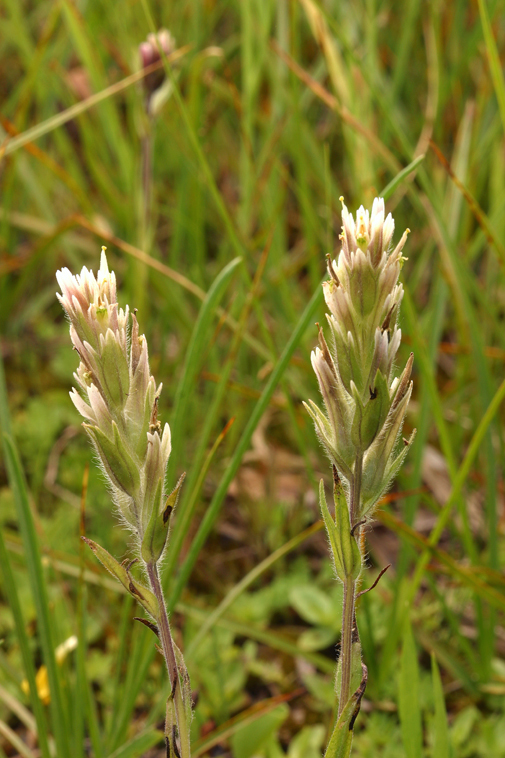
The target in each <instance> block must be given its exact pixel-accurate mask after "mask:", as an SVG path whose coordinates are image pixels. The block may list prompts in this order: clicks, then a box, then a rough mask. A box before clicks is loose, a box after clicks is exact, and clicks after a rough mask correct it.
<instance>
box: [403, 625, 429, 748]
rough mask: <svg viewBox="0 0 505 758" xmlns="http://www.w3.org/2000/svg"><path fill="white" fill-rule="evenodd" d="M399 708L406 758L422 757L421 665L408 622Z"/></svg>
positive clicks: (404, 640)
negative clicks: (419, 664)
mask: <svg viewBox="0 0 505 758" xmlns="http://www.w3.org/2000/svg"><path fill="white" fill-rule="evenodd" d="M398 684H399V686H398V710H399V713H400V724H401V730H402V739H403V748H404V750H405V756H406V758H421V757H422V747H423V737H422V722H421V707H420V704H419V666H418V662H417V651H416V645H415V642H414V637H413V635H412V629H411V627H410V623H409V622H406V624H405V631H404V635H403V650H402V655H401V662H400V675H399V683H398Z"/></svg>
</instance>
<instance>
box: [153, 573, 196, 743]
mask: <svg viewBox="0 0 505 758" xmlns="http://www.w3.org/2000/svg"><path fill="white" fill-rule="evenodd" d="M146 568H147V575H148V577H149V583H150V585H151V589H152V591H153V592H154V594H155V596H156V599H157V601H158V606H159V615H158V619H157V621H158V631H159V635H160V642H161V647H162V650H163V656H164V658H165V663H166V665H167V671H168V678H169V680H170V682H171V687H172V693H171V696H170V697H173V699H174V706H175V718H176V722H177V732H178V737H179V746H180V758H191V751H190V747H189V746H190V737H189V724H188V721H187V718H186V711H185V708H184V700H183V690H182V687H181V681H180V676H179V667H178V665H177V658H176V655H175V646H174V642H173V639H172V633H171V631H170V624H169V621H168V614H167V608H166V605H165V598H164V596H163V590H162V589H161V583H160V578H159V574H158V567H157V565H156V564H155V563H147V564H146ZM167 713H168V709H167ZM170 730H171V728H170V726H169V724H168V716H167V723H166V724H165V739H166V741H167V745H169V744H172V743H173V735H172V734H169V731H170ZM170 758H171V756H170Z"/></svg>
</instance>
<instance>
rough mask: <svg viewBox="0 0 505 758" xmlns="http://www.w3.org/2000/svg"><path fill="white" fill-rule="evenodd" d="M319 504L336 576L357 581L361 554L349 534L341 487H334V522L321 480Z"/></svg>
mask: <svg viewBox="0 0 505 758" xmlns="http://www.w3.org/2000/svg"><path fill="white" fill-rule="evenodd" d="M319 503H320V507H321V512H322V514H323V519H324V524H325V526H326V531H327V532H328V539H329V540H330V546H331V552H332V554H333V562H334V564H335V571H336V574H337V576H338V578H339V579H340V580H341V581H342V582H345V581H346V579H349V578H352V579H357V578H358V576H359V575H360V572H361V553H360V551H359V547H358V545H357V543H356V540H355V539H354V537H353V535H352V534H351V525H350V522H349V510H348V507H347V500H346V497H345V493H344V491H343V489H342V487H335V520H333V519H332V517H331V514H330V512H329V510H328V505H327V503H326V495H325V493H324V482H323V480H322V479H321V482H320V484H319Z"/></svg>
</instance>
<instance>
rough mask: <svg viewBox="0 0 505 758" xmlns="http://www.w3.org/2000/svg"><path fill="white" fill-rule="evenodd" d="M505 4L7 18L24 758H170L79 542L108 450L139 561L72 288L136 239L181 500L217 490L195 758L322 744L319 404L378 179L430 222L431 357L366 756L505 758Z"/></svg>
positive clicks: (209, 529) (48, 12)
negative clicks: (61, 276)
mask: <svg viewBox="0 0 505 758" xmlns="http://www.w3.org/2000/svg"><path fill="white" fill-rule="evenodd" d="M504 10H505V8H504V3H503V1H502V0H497V1H494V2H486V0H480V2H479V3H472V4H470V3H466V2H463V1H462V0H453V2H449V3H442V2H440V1H439V0H433V1H432V2H429V3H428V2H420V1H419V0H406V1H405V2H404V3H400V2H395V1H394V0H393V1H392V2H384V3H378V2H375V0H367V1H366V2H363V1H362V2H351V1H350V0H344V1H343V2H339V3H337V2H329V1H328V2H317V1H316V0H289V1H288V0H192V1H189V0H187V1H186V2H183V1H182V0H180V1H179V2H166V3H163V4H161V3H154V2H152V1H150V0H125V1H124V2H121V3H110V2H109V3H107V2H102V1H100V0H88V2H80V1H76V2H73V1H72V0H58V1H56V0H47V1H46V0H31V1H29V0H2V2H1V4H0V61H1V70H2V76H1V82H0V89H1V93H2V98H1V100H2V105H1V117H0V118H1V121H0V129H1V134H2V140H1V148H0V156H1V164H0V171H1V188H2V193H1V207H0V244H1V248H0V253H1V257H0V334H1V354H2V357H3V364H4V370H5V384H4V383H2V385H1V392H0V421H1V429H2V433H3V435H4V436H3V442H4V447H3V450H4V454H3V462H2V465H1V469H0V521H1V528H2V539H1V540H0V571H1V576H2V582H1V585H0V756H2V758H3V757H4V756H13V755H22V756H30V757H32V758H35V756H39V755H42V756H43V757H44V758H46V757H47V756H49V755H57V756H58V758H67V756H68V757H70V756H76V757H79V758H80V757H81V756H88V755H89V756H95V758H127V756H144V755H145V756H151V757H154V756H161V755H163V754H164V749H163V747H162V732H161V731H160V729H161V730H162V728H163V716H164V699H166V696H167V689H166V683H165V676H164V671H163V666H162V659H161V656H159V655H158V654H157V653H156V652H155V649H154V644H153V643H154V640H153V638H152V634H151V632H150V631H149V630H148V629H146V628H144V627H142V626H141V625H140V624H135V622H134V621H133V620H132V618H133V616H134V614H135V613H136V612H138V611H137V610H136V609H135V608H133V607H132V603H131V601H130V598H129V597H126V596H125V595H124V594H123V592H122V588H121V587H120V586H119V585H117V584H116V583H115V582H114V581H113V580H112V578H111V577H108V576H107V575H105V573H104V572H103V570H102V569H101V567H100V566H98V565H97V563H96V561H95V560H94V558H93V556H92V555H91V554H90V553H89V554H88V553H87V552H85V551H84V548H83V546H82V543H81V542H80V540H79V534H80V530H81V525H80V520H81V493H82V492H83V488H84V489H85V484H86V472H87V468H86V467H87V466H88V464H89V483H88V485H87V492H86V502H85V513H84V516H83V520H84V525H85V533H86V534H87V535H88V536H89V537H91V538H93V539H96V540H97V541H99V542H100V543H101V544H102V545H104V546H105V547H106V548H107V549H108V550H109V551H110V552H111V553H113V554H114V555H115V556H116V557H117V558H118V559H123V558H125V557H128V556H131V552H129V546H128V540H129V537H128V534H127V533H126V532H125V531H124V530H123V529H122V528H121V527H120V526H119V524H118V520H117V517H116V516H115V514H114V513H113V512H112V511H111V507H110V503H109V499H108V495H107V492H106V489H105V487H104V482H103V480H102V478H101V476H100V473H99V471H98V469H97V467H96V466H95V463H94V461H93V455H92V453H91V451H90V449H89V446H88V444H87V440H86V439H85V436H84V434H83V433H82V431H81V430H80V427H79V418H78V415H77V412H76V411H75V409H74V407H73V405H72V404H71V402H70V399H69V397H68V391H69V389H70V388H71V386H72V372H73V371H74V370H75V369H76V367H77V362H78V361H77V356H76V355H75V354H74V353H72V350H71V348H70V341H69V338H68V326H67V324H66V322H65V319H64V316H63V313H62V311H61V308H60V306H59V304H58V303H57V301H56V298H55V291H56V281H55V272H56V270H57V269H59V268H61V267H63V266H68V267H69V268H70V270H71V271H72V272H74V273H77V272H78V271H80V269H81V268H82V266H87V267H88V268H92V269H93V270H95V271H96V270H97V268H98V265H99V252H100V246H101V245H102V244H104V245H106V246H107V248H108V259H109V265H110V267H111V268H113V269H114V270H115V271H116V275H117V277H118V283H119V299H120V302H121V303H122V304H123V305H124V304H125V303H128V304H129V305H130V307H132V308H134V307H135V308H137V309H138V319H139V322H140V328H141V330H143V331H144V332H145V334H146V336H147V338H148V342H149V348H150V360H151V370H152V372H153V374H154V376H155V378H156V380H157V381H158V382H159V381H162V382H163V385H164V389H163V393H162V396H161V400H160V418H161V420H162V422H163V423H164V422H165V421H168V422H169V423H170V425H171V428H172V443H173V453H172V458H171V464H170V483H171V484H172V485H173V484H175V481H176V479H177V478H178V476H179V475H180V474H181V473H182V472H183V471H186V472H187V479H186V483H185V485H184V496H183V497H182V498H181V501H180V503H179V505H178V511H177V512H176V515H175V517H174V522H173V527H172V536H171V544H170V548H169V551H168V555H167V559H166V566H165V573H164V582H165V587H166V591H167V598H168V599H169V605H170V607H171V609H172V610H173V614H172V625H173V629H174V635H175V637H176V639H177V642H178V644H179V645H180V646H181V647H182V648H183V649H184V650H185V651H186V660H187V664H188V668H189V671H190V675H191V679H192V687H193V689H194V691H195V698H196V699H197V705H196V710H195V718H194V722H193V744H194V749H195V756H197V755H204V754H209V755H213V756H214V755H215V756H217V755H225V756H233V757H234V758H252V756H260V757H261V758H263V757H264V758H278V757H279V756H281V755H282V754H283V753H285V752H288V754H289V756H290V758H298V756H300V758H302V757H303V758H313V756H314V757H315V756H320V755H321V752H322V750H323V747H324V744H325V741H326V737H327V731H328V729H329V728H330V726H331V723H332V718H333V711H334V706H335V696H334V692H333V670H334V665H335V664H334V661H335V651H336V647H335V646H336V644H337V642H338V639H339V628H340V618H339V616H340V606H339V603H340V590H339V586H338V585H337V583H336V581H335V579H334V578H333V575H332V571H331V568H330V564H329V558H328V555H327V546H326V538H325V536H324V535H323V532H322V531H321V528H320V524H318V523H317V522H318V520H319V513H318V505H317V500H316V493H317V484H318V481H319V479H320V478H321V477H324V478H325V479H326V480H327V483H328V485H329V484H330V471H329V468H328V465H327V461H326V460H325V458H324V455H323V453H322V451H321V449H320V448H319V445H318V443H317V440H316V436H315V433H314V431H313V428H312V424H311V422H310V419H309V418H308V417H307V415H306V414H305V412H304V411H303V408H302V406H301V401H302V400H304V399H307V398H312V399H314V400H317V399H318V389H317V384H316V380H315V377H314V375H313V372H312V369H311V365H310V351H311V349H313V347H314V346H315V344H316V341H317V330H316V327H315V323H316V322H320V323H321V324H322V323H324V305H323V300H322V296H321V293H320V282H321V280H322V278H323V276H324V274H325V255H326V254H328V253H334V252H335V251H336V250H337V251H338V235H339V232H340V207H341V206H340V203H339V197H340V196H343V197H344V198H345V202H346V204H347V206H348V207H349V210H351V211H352V212H353V213H354V212H355V211H356V209H357V207H358V206H359V205H361V204H362V203H363V204H364V205H365V207H367V206H368V207H371V203H372V200H373V198H374V197H375V196H376V195H378V194H381V195H384V196H385V197H386V207H387V210H388V211H391V212H392V213H393V215H394V217H395V222H396V234H395V239H396V240H398V239H399V236H400V235H401V234H402V232H403V230H404V229H405V228H406V227H408V228H410V229H411V234H410V235H409V239H408V242H407V245H406V247H405V255H406V256H407V257H408V261H407V262H406V263H405V266H404V269H403V281H404V286H405V290H406V292H405V298H404V303H403V307H402V314H401V326H402V331H403V344H402V348H401V350H400V355H399V365H400V364H401V365H403V364H404V363H405V360H406V357H407V355H408V353H409V352H410V351H412V350H413V351H414V353H415V367H414V383H415V388H414V396H413V400H412V403H411V407H410V410H409V413H408V416H407V422H406V429H405V432H410V431H411V430H412V428H414V427H417V429H418V435H417V439H416V442H415V444H414V447H413V449H412V452H411V453H410V455H409V457H408V459H407V462H406V465H405V467H404V470H403V471H402V474H401V476H400V477H399V479H398V481H397V482H396V483H395V485H394V488H393V490H392V492H391V493H390V494H389V495H388V496H387V498H386V499H385V501H384V503H383V506H382V507H381V510H380V511H379V513H378V514H377V521H376V522H375V526H374V529H373V531H372V530H369V532H368V545H369V551H368V566H369V570H368V571H367V572H366V575H365V578H364V586H365V587H368V586H370V585H371V584H372V583H373V581H374V579H375V578H376V576H377V574H378V573H379V571H380V570H381V569H382V568H383V567H384V566H385V565H387V564H388V563H391V564H392V567H391V568H390V570H389V571H388V573H387V574H386V575H385V576H384V577H383V578H382V579H381V581H380V583H379V585H378V586H377V588H376V589H374V590H373V591H372V592H370V593H368V594H367V595H365V596H363V597H362V599H361V601H360V605H359V609H358V624H359V627H360V633H361V638H362V644H363V649H364V658H365V661H366V663H367V665H368V668H369V683H368V688H367V691H366V694H365V700H364V703H363V707H362V712H361V714H360V716H359V718H358V720H357V722H356V736H355V740H354V752H353V755H355V756H356V758H365V757H368V756H369V757H370V758H372V756H373V757H374V758H375V757H376V756H384V758H396V757H398V758H402V757H403V756H407V758H421V757H424V756H427V757H433V758H445V756H448V757H449V756H452V758H480V757H481V756H482V757H483V758H487V757H488V756H489V758H499V757H500V756H505V706H504V703H505V699H504V694H505V628H504V625H503V612H504V609H505V595H504V587H505V580H504V577H503V572H502V566H503V561H504V545H505V543H504V539H503V537H504V528H505V521H504V491H503V426H502V421H503V411H502V410H501V408H500V405H501V400H502V398H503V395H504V386H502V380H503V376H504V361H505V330H504V328H503V324H504V316H505V276H504V267H505V241H504V240H505V170H504V169H505V146H504V127H505V86H504V78H503V49H504V42H505V14H504ZM161 27H165V28H167V29H169V30H170V32H171V34H172V35H173V37H174V39H175V48H174V50H175V52H174V53H173V55H172V57H171V58H170V59H168V60H166V59H165V60H164V61H162V63H161V68H160V69H159V71H160V72H162V71H163V66H164V67H165V73H166V76H167V78H166V80H165V84H164V85H163V84H161V82H162V80H163V75H162V74H160V79H159V83H160V84H161V86H162V88H163V89H162V90H158V92H157V95H155V96H154V97H155V98H156V97H157V101H156V100H153V99H151V100H150V104H151V106H152V108H153V107H154V106H156V109H157V110H156V113H153V112H151V114H150V115H148V114H147V112H146V103H147V93H146V90H145V89H143V88H142V83H141V75H140V73H139V72H140V60H139V54H138V46H139V44H140V43H141V42H142V41H143V40H144V39H145V38H146V36H147V34H149V33H150V32H153V31H155V30H157V29H159V28H161ZM500 55H501V59H502V60H500ZM405 169H406V170H405ZM237 258H238V259H239V260H238V261H237V260H236V259H237ZM24 481H26V486H27V489H26V490H25V488H24V483H23V482H24ZM313 525H315V526H313ZM251 572H253V573H251ZM220 603H222V605H220ZM218 607H219V608H218ZM217 608H218V610H217V611H216V609H217ZM214 611H216V612H214ZM73 637H75V638H76V639H77V640H78V642H77V647H75V645H74V644H73V643H72V642H71V643H68V647H70V648H73V649H71V650H70V651H68V652H67V654H66V656H65V657H64V661H62V662H57V660H56V658H59V656H55V650H56V648H57V646H59V645H61V644H62V643H64V642H65V641H66V640H69V639H72V638H73ZM42 665H44V666H46V667H47V669H41V668H40V667H41V666H42ZM46 671H47V674H48V677H49V681H50V682H52V686H51V693H50V695H48V694H47V692H46V697H45V699H43V701H41V700H40V699H39V698H38V697H36V696H35V692H36V689H37V688H36V687H35V682H34V676H35V674H36V673H37V672H38V676H39V679H38V692H39V695H40V697H41V698H43V694H44V693H43V688H42V684H43V680H44V677H45V672H46ZM30 682H31V688H30V686H29V683H30ZM32 714H35V719H34V716H33V715H32ZM37 733H38V737H37V736H36V735H37Z"/></svg>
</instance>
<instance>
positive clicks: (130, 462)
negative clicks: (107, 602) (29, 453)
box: [56, 248, 191, 758]
mask: <svg viewBox="0 0 505 758" xmlns="http://www.w3.org/2000/svg"><path fill="white" fill-rule="evenodd" d="M56 277H57V280H58V284H59V285H60V288H61V292H62V294H61V295H59V294H58V295H57V297H58V299H59V301H60V303H61V304H62V306H63V308H64V309H65V311H66V313H67V316H68V318H69V320H70V338H71V340H72V344H73V346H74V349H75V350H76V352H77V353H78V355H79V358H80V363H79V368H78V369H77V372H76V373H75V374H74V377H75V379H76V382H77V384H78V386H79V390H80V392H78V391H77V390H76V389H72V392H71V393H70V397H71V398H72V401H73V403H74V405H75V406H76V408H77V410H78V411H79V413H80V414H81V415H82V416H83V417H84V418H85V422H84V424H83V426H84V429H85V430H86V433H87V434H88V436H89V438H90V440H91V442H92V444H93V447H94V448H95V451H96V453H97V456H98V459H99V462H100V464H101V467H102V469H103V472H104V474H105V476H106V477H107V482H108V486H109V490H110V493H111V495H112V499H113V501H114V504H115V505H116V507H117V509H118V511H119V513H120V515H121V518H122V520H123V522H124V523H125V525H126V526H127V527H128V528H129V529H130V530H131V531H132V533H133V535H134V541H135V545H136V548H137V552H138V558H136V559H135V560H133V561H129V562H123V563H118V562H117V561H116V560H115V559H114V558H113V557H112V556H111V555H110V554H109V553H108V552H107V551H106V550H104V548H103V547H101V546H100V545H98V544H97V543H96V542H93V541H92V540H89V539H86V540H85V541H86V542H87V544H88V545H89V546H90V547H91V549H92V550H93V552H94V553H95V555H96V556H97V558H98V559H99V560H100V561H101V563H102V564H103V565H104V566H105V568H106V569H107V570H108V571H110V572H111V573H112V574H113V575H114V576H115V577H116V578H117V579H118V580H119V581H120V582H121V583H122V584H123V586H124V587H125V588H126V589H127V590H128V592H130V593H131V594H132V595H133V597H134V598H135V599H136V600H137V601H138V602H139V603H140V604H141V605H142V606H143V608H144V609H145V610H146V611H147V613H148V614H149V615H150V616H151V617H152V619H153V621H154V623H152V622H150V621H145V620H143V623H145V624H146V625H147V626H149V628H150V629H152V631H154V632H155V633H156V634H157V635H158V637H159V638H160V641H161V646H162V650H163V655H164V657H165V661H166V665H167V669H168V675H169V678H170V682H171V694H170V697H169V700H168V703H167V720H166V726H165V740H166V745H167V756H170V758H175V757H176V756H177V758H190V744H189V725H190V721H191V693H190V688H189V679H188V675H187V671H186V666H185V664H184V660H183V658H182V655H181V653H180V652H179V650H178V649H177V647H176V646H175V644H174V642H173V640H172V635H171V632H170V625H169V621H168V616H167V611H166V607H165V601H164V598H163V594H162V591H161V585H160V581H159V573H158V566H159V564H160V561H161V559H162V556H163V553H164V551H165V548H166V544H167V539H168V531H169V520H170V515H171V512H172V510H173V508H174V507H175V505H176V503H177V498H178V495H179V491H180V487H181V484H182V479H183V477H181V479H180V480H179V482H178V484H177V486H176V487H175V489H174V490H173V492H172V493H171V494H170V495H169V496H168V497H167V494H166V492H165V473H166V469H167V464H168V458H169V455H170V450H171V442H170V427H169V426H168V424H165V426H164V427H163V429H162V427H161V424H160V422H159V421H158V399H159V396H160V393H161V385H159V386H158V387H156V383H155V381H154V378H153V377H152V376H151V375H150V371H149V361H148V353H147V341H146V338H145V337H144V335H140V334H139V327H138V323H137V319H136V316H135V313H133V314H131V321H132V326H131V329H130V327H129V321H130V314H129V311H128V306H126V309H125V310H123V309H121V308H119V306H118V302H117V297H116V277H115V274H114V272H109V269H108V266H107V259H106V257H105V248H102V257H101V262H100V270H99V271H98V274H97V276H96V278H95V276H94V274H93V273H92V272H91V271H88V270H87V269H86V268H83V269H82V271H81V274H80V275H77V276H73V275H72V274H71V273H70V271H69V270H68V269H66V268H65V269H62V270H61V271H58V273H57V274H56ZM137 561H140V563H141V564H142V565H143V567H144V570H145V574H146V575H147V577H148V580H149V584H150V589H149V588H148V587H146V586H144V585H143V584H142V583H141V582H138V581H137V580H135V579H133V577H132V575H131V573H130V569H131V567H132V565H133V564H134V563H135V562H137Z"/></svg>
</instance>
